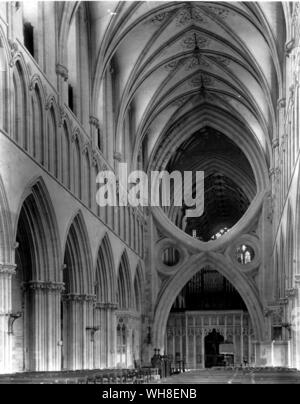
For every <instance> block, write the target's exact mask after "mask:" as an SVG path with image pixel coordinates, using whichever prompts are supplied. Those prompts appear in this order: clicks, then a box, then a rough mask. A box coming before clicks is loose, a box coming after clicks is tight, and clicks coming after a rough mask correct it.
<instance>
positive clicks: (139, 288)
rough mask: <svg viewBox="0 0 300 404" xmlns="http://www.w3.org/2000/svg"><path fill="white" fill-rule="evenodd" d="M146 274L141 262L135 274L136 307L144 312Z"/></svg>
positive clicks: (138, 310) (140, 311)
mask: <svg viewBox="0 0 300 404" xmlns="http://www.w3.org/2000/svg"><path fill="white" fill-rule="evenodd" d="M144 286H145V282H144V274H143V269H142V266H141V263H140V262H139V263H138V265H137V268H136V272H135V276H134V282H133V287H134V303H135V305H134V308H135V310H136V311H137V312H138V313H142V311H143V298H142V296H143V293H144Z"/></svg>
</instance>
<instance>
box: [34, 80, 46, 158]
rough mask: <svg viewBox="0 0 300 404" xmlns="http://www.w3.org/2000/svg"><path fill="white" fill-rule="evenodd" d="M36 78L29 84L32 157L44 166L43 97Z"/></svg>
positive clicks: (40, 86)
mask: <svg viewBox="0 0 300 404" xmlns="http://www.w3.org/2000/svg"><path fill="white" fill-rule="evenodd" d="M39 80H40V79H39V78H37V79H36V80H35V81H33V83H32V84H31V88H32V96H31V104H32V136H33V139H32V143H33V157H34V158H35V159H36V160H37V161H38V162H39V163H40V164H45V136H44V108H43V106H44V102H43V100H44V98H45V97H44V95H43V87H42V85H41V84H40V81H39Z"/></svg>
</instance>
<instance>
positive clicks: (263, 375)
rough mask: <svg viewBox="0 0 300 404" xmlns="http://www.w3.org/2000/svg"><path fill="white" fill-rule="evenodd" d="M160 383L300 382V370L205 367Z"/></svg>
mask: <svg viewBox="0 0 300 404" xmlns="http://www.w3.org/2000/svg"><path fill="white" fill-rule="evenodd" d="M159 383H160V384H300V372H299V371H296V370H291V369H274V368H273V369H272V368H268V369H262V368H261V369H205V370H195V371H187V372H185V373H181V374H179V375H174V376H172V377H168V378H166V379H162V380H160V382H159Z"/></svg>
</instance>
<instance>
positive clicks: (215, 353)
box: [204, 328, 224, 368]
mask: <svg viewBox="0 0 300 404" xmlns="http://www.w3.org/2000/svg"><path fill="white" fill-rule="evenodd" d="M222 342H224V337H223V335H221V334H220V333H219V332H217V331H216V330H215V328H214V329H213V330H212V331H211V332H210V333H209V334H208V335H207V336H206V337H205V339H204V348H205V359H204V360H205V367H206V368H212V367H215V366H224V355H222V354H221V352H220V345H221V343H222Z"/></svg>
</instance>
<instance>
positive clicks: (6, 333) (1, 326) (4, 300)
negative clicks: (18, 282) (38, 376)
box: [0, 264, 16, 374]
mask: <svg viewBox="0 0 300 404" xmlns="http://www.w3.org/2000/svg"><path fill="white" fill-rule="evenodd" d="M15 268H16V266H15V265H12V264H0V374H1V373H10V372H11V371H12V368H11V364H12V349H11V335H10V331H11V330H9V320H10V314H11V310H12V301H11V287H12V276H13V275H14V274H15Z"/></svg>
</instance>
